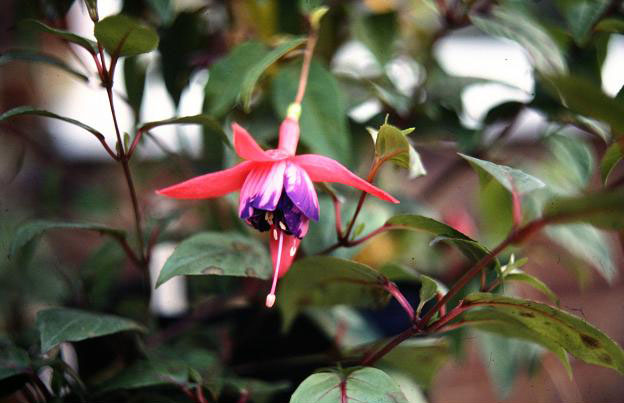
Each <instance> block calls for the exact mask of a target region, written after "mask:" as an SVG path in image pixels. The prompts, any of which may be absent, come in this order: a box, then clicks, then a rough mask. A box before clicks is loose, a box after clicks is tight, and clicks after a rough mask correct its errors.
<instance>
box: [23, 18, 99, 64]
mask: <svg viewBox="0 0 624 403" xmlns="http://www.w3.org/2000/svg"><path fill="white" fill-rule="evenodd" d="M23 24H24V25H27V26H29V27H33V28H36V29H38V30H40V31H43V32H47V33H49V34H52V35H55V36H57V37H59V38H61V39H64V40H66V41H68V42H71V43H75V44H76V45H78V46H80V47H82V48H84V49H85V50H86V51H87V52H89V53H91V54H92V55H95V54H96V53H97V52H98V47H97V44H96V43H95V42H93V41H92V40H89V39H87V38H85V37H82V36H80V35H76V34H74V33H72V32H69V31H65V30H63V29H57V28H53V27H50V26H48V25H46V24H44V23H43V22H41V21H37V20H33V19H27V20H25V21H24V23H23Z"/></svg>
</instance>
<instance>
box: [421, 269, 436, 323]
mask: <svg viewBox="0 0 624 403" xmlns="http://www.w3.org/2000/svg"><path fill="white" fill-rule="evenodd" d="M437 293H438V283H437V281H435V280H434V279H432V278H431V277H429V276H426V275H424V274H421V275H420V291H419V294H418V295H419V298H420V301H419V302H418V307H417V308H416V313H417V314H418V315H420V311H422V309H423V307H424V306H425V304H426V303H427V302H429V300H430V299H431V298H433V297H435V296H436V295H437Z"/></svg>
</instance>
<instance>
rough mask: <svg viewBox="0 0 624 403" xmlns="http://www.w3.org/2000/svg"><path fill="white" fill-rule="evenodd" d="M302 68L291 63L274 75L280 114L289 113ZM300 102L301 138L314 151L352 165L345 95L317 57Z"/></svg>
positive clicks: (277, 108) (276, 102)
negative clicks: (288, 109)
mask: <svg viewBox="0 0 624 403" xmlns="http://www.w3.org/2000/svg"><path fill="white" fill-rule="evenodd" d="M300 69H301V63H299V62H296V63H292V64H290V65H289V66H287V67H285V68H282V69H280V71H279V73H278V74H277V75H276V76H275V78H274V79H273V84H272V86H273V87H272V90H273V97H272V98H273V106H274V108H275V110H276V111H277V112H278V114H279V115H280V116H286V109H287V108H288V105H290V103H291V102H292V101H293V100H294V99H295V94H296V92H297V86H298V84H297V83H298V82H299V72H300ZM301 106H302V111H303V113H302V114H301V121H300V125H301V141H302V142H304V143H305V144H306V145H307V146H308V147H309V148H310V150H312V151H313V152H315V153H318V154H323V155H327V156H329V157H332V158H334V159H337V160H339V161H340V162H342V163H343V164H345V165H349V164H350V162H351V160H352V150H351V146H350V144H351V139H350V134H349V131H348V128H347V116H346V111H345V103H344V99H343V96H342V93H341V92H340V88H339V87H338V82H337V81H336V79H335V78H334V76H333V75H332V74H331V73H330V72H329V71H328V70H327V69H326V68H325V67H323V66H322V65H321V64H320V63H318V62H316V61H312V64H311V65H310V76H309V78H308V87H307V89H306V93H305V96H304V98H303V102H302V105H301Z"/></svg>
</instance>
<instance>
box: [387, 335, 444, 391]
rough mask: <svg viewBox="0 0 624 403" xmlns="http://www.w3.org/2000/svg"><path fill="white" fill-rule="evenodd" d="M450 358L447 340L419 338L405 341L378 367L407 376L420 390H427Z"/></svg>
mask: <svg viewBox="0 0 624 403" xmlns="http://www.w3.org/2000/svg"><path fill="white" fill-rule="evenodd" d="M450 356H451V349H450V345H449V343H448V341H447V340H445V339H442V338H438V339H433V338H419V339H412V340H406V341H404V342H403V343H401V344H400V345H398V346H397V347H395V348H394V349H392V351H390V352H389V353H388V354H386V355H385V356H384V357H383V358H382V359H381V360H380V361H379V365H380V366H381V367H382V368H383V369H386V368H388V369H389V368H392V369H395V370H399V371H400V372H402V373H404V374H406V375H408V376H409V377H410V378H412V379H413V380H415V381H416V382H417V383H418V385H420V386H421V387H422V388H429V387H430V386H431V382H432V381H433V377H434V376H435V374H436V373H437V372H438V370H439V369H440V368H441V367H442V366H443V365H444V363H445V362H446V361H447V360H448V359H449V357H450Z"/></svg>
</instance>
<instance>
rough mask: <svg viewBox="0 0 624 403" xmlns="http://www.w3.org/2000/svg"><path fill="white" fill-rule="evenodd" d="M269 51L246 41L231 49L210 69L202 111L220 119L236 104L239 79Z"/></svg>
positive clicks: (264, 47) (258, 44) (256, 43)
mask: <svg viewBox="0 0 624 403" xmlns="http://www.w3.org/2000/svg"><path fill="white" fill-rule="evenodd" d="M267 53H269V50H268V49H267V47H266V46H264V45H263V44H262V43H260V42H256V41H248V42H243V43H241V44H240V45H238V46H236V47H235V48H234V49H232V50H231V51H230V52H229V53H228V54H227V55H226V56H225V57H224V58H223V59H221V60H219V61H218V62H216V63H215V64H214V65H213V66H212V67H211V68H210V71H209V73H210V76H209V78H208V82H207V83H206V87H205V89H204V92H205V99H204V111H205V112H206V113H208V114H210V115H212V116H215V117H221V116H223V115H224V114H226V113H227V112H228V111H229V109H230V108H231V107H232V106H233V105H234V104H235V103H236V101H237V100H238V97H239V95H240V93H241V88H242V87H241V83H242V81H241V78H242V77H245V76H246V75H247V73H248V72H249V70H250V69H251V67H252V66H253V65H254V63H256V62H257V61H258V60H260V59H262V58H263V57H264V56H266V54H267Z"/></svg>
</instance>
